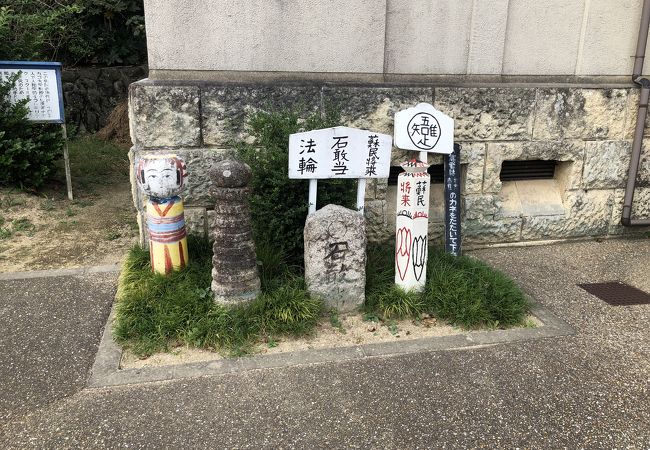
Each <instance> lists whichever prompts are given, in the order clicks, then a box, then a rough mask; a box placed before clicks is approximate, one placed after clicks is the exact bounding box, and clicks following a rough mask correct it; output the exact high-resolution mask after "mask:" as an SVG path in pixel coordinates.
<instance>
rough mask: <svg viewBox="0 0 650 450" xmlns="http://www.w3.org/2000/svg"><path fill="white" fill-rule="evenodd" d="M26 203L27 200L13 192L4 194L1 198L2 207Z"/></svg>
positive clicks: (7, 207)
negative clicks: (14, 194) (12, 193)
mask: <svg viewBox="0 0 650 450" xmlns="http://www.w3.org/2000/svg"><path fill="white" fill-rule="evenodd" d="M26 203H27V202H26V201H25V200H23V199H22V198H19V197H16V196H13V195H11V194H6V195H3V196H2V198H0V208H2V209H9V208H13V207H14V206H24V205H25V204H26Z"/></svg>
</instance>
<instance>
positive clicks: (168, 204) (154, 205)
mask: <svg viewBox="0 0 650 450" xmlns="http://www.w3.org/2000/svg"><path fill="white" fill-rule="evenodd" d="M151 204H152V205H153V209H155V210H156V212H157V213H158V214H160V215H161V217H165V216H166V215H167V213H168V212H169V210H170V209H172V208H173V207H174V202H169V203H167V206H165V209H163V210H162V211H161V210H160V207H159V205H158V203H153V202H152V203H151Z"/></svg>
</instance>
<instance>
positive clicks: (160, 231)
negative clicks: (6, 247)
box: [147, 197, 188, 274]
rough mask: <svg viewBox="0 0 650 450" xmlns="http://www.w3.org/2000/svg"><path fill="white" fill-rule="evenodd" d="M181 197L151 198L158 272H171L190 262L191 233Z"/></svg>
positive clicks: (150, 216)
mask: <svg viewBox="0 0 650 450" xmlns="http://www.w3.org/2000/svg"><path fill="white" fill-rule="evenodd" d="M183 211H184V210H183V200H182V199H181V198H180V197H172V198H169V199H164V200H158V201H155V200H153V199H150V200H149V201H148V202H147V231H148V232H149V253H150V256H151V267H152V268H153V270H154V272H158V273H164V274H167V273H170V272H171V271H172V270H178V269H182V268H184V267H185V266H186V265H187V261H188V254H187V233H186V231H185V215H184V214H183Z"/></svg>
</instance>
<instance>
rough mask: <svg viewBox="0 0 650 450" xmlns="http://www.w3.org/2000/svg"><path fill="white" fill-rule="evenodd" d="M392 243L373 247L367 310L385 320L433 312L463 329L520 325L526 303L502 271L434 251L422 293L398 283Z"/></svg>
mask: <svg viewBox="0 0 650 450" xmlns="http://www.w3.org/2000/svg"><path fill="white" fill-rule="evenodd" d="M394 273H395V272H394V254H393V244H392V243H386V244H380V245H373V246H370V247H369V249H368V263H367V271H366V277H367V278H366V304H365V310H366V313H367V314H376V315H377V316H379V317H380V318H382V319H384V320H386V319H391V318H405V317H414V318H415V317H418V315H420V314H422V313H427V314H431V315H435V316H436V317H438V318H440V319H443V320H446V321H448V322H450V323H452V324H454V325H459V326H462V327H465V328H478V327H490V328H495V327H510V326H516V325H522V324H523V323H524V320H525V317H526V314H527V312H528V309H529V305H528V301H527V300H526V297H525V295H524V294H523V292H522V291H521V290H520V289H519V288H518V287H517V286H516V285H515V283H514V282H513V281H512V280H511V279H509V278H508V277H507V276H505V275H504V274H502V273H501V272H499V271H497V270H495V269H493V268H491V267H489V266H488V265H486V264H484V263H482V262H481V261H478V260H476V259H473V258H469V257H465V256H462V257H454V256H451V255H449V254H447V253H444V252H443V251H441V250H439V249H431V250H430V252H429V262H428V266H427V282H426V285H425V289H424V291H423V292H421V293H417V292H413V291H411V292H405V291H403V290H402V289H400V288H398V287H396V286H395V284H394Z"/></svg>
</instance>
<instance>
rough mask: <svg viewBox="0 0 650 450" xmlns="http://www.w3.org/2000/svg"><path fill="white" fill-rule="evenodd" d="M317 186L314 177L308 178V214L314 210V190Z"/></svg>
mask: <svg viewBox="0 0 650 450" xmlns="http://www.w3.org/2000/svg"><path fill="white" fill-rule="evenodd" d="M317 188H318V180H316V179H315V178H313V179H311V180H309V214H313V213H315V212H316V190H317Z"/></svg>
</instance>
